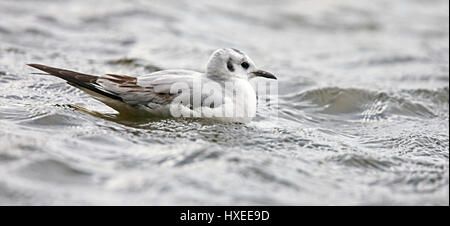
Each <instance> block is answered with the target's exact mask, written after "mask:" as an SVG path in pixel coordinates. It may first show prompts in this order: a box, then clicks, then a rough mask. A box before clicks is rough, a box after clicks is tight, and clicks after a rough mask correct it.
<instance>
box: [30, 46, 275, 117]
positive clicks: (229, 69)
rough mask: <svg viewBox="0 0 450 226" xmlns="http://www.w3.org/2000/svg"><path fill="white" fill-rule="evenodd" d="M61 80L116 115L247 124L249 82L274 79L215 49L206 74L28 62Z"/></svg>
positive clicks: (233, 53) (241, 56) (234, 53)
mask: <svg viewBox="0 0 450 226" xmlns="http://www.w3.org/2000/svg"><path fill="white" fill-rule="evenodd" d="M28 65H29V66H31V67H34V68H37V69H39V70H42V71H44V72H47V73H48V74H50V75H54V76H56V77H59V78H62V79H64V80H66V81H67V83H68V84H70V85H72V86H75V87H77V88H79V89H81V90H83V91H85V92H87V93H89V94H90V95H92V96H93V97H94V98H96V99H98V100H100V101H101V102H103V103H105V104H106V105H108V106H110V107H111V108H113V109H115V110H116V111H118V112H119V114H127V115H139V116H142V115H144V116H147V115H149V116H172V117H211V118H214V119H218V120H221V121H226V122H248V121H250V120H251V119H252V118H253V117H254V116H255V115H256V101H257V100H256V93H255V90H254V89H253V87H252V86H251V84H250V82H249V79H251V78H254V77H265V78H270V79H276V77H275V76H274V75H273V74H271V73H269V72H266V71H263V70H259V69H258V68H257V67H256V65H255V63H254V62H253V61H252V60H251V59H250V58H249V57H248V56H247V55H246V54H245V53H243V52H241V51H239V50H237V49H218V50H216V51H215V52H214V53H213V54H212V55H211V57H210V59H209V61H208V64H207V67H206V72H205V73H200V72H196V71H190V70H178V69H177V70H162V71H157V72H154V73H151V74H149V75H144V76H140V77H131V76H127V75H116V74H105V75H102V76H94V75H88V74H82V73H78V72H74V71H69V70H65V69H60V68H53V67H49V66H45V65H40V64H28Z"/></svg>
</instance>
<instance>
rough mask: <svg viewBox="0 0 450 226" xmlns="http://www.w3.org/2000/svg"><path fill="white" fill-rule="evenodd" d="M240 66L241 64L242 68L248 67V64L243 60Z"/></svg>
mask: <svg viewBox="0 0 450 226" xmlns="http://www.w3.org/2000/svg"><path fill="white" fill-rule="evenodd" d="M241 66H242V68H244V69H248V67H250V65H249V64H248V63H247V62H243V63H242V64H241Z"/></svg>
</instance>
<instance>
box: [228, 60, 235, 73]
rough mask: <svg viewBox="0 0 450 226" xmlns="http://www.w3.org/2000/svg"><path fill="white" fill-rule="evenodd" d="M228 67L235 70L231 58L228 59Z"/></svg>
mask: <svg viewBox="0 0 450 226" xmlns="http://www.w3.org/2000/svg"><path fill="white" fill-rule="evenodd" d="M227 68H228V70H229V71H231V72H233V71H234V67H233V64H232V63H231V60H228V61H227Z"/></svg>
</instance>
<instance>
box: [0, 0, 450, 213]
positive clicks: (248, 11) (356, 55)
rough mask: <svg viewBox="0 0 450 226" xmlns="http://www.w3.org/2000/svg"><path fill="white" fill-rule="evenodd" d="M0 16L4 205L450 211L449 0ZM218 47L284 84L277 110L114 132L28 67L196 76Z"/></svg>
mask: <svg viewBox="0 0 450 226" xmlns="http://www.w3.org/2000/svg"><path fill="white" fill-rule="evenodd" d="M0 13H1V15H2V17H1V19H0V204H1V205H61V204H62V205H72V204H74V205H84V204H87V205H97V204H100V205H116V204H118V205H122V204H128V205H181V204H187V205H191V204H192V205H195V204H199V205H216V204H217V205H263V204H271V205H449V88H448V82H449V2H448V1H446V0H433V1H425V0H424V1H419V0H404V1H401V0H399V1H388V0H377V1H357V0H342V1H331V0H329V1H269V0H265V1H234V0H233V1H220V2H219V1H178V0H177V1H144V0H133V1H111V0H103V1H95V2H94V1H87V0H85V1H75V0H68V1H56V0H55V1H50V0H48V1H15V0H1V1H0ZM223 47H234V48H238V49H241V50H244V51H245V52H246V53H247V54H248V55H249V56H250V57H251V58H252V59H253V60H254V61H255V62H256V63H257V65H259V66H260V67H261V68H264V69H266V70H268V71H271V72H274V73H275V74H276V75H277V76H278V78H279V80H278V81H279V83H278V85H279V86H278V91H279V97H278V106H279V110H278V112H275V113H277V114H275V113H274V111H265V109H264V106H260V109H259V112H258V117H257V118H256V119H255V120H253V122H251V123H248V124H216V123H212V122H208V121H203V120H181V119H145V120H142V119H140V120H132V119H121V118H117V117H115V116H114V111H113V110H111V109H109V108H108V107H106V106H105V105H103V104H102V103H100V102H98V101H96V100H94V99H92V98H90V97H89V95H87V94H85V93H83V92H82V91H80V90H77V89H76V88H73V87H71V86H69V85H67V84H65V83H64V82H63V81H62V80H61V79H58V78H55V77H51V76H45V75H35V74H31V72H36V71H35V70H33V69H32V68H28V67H26V66H25V63H31V62H33V63H42V64H47V65H51V66H58V67H62V68H67V69H73V70H77V71H81V72H86V73H92V74H103V73H118V74H128V75H135V76H138V75H144V74H148V73H150V72H153V71H155V70H160V69H171V68H184V69H193V70H199V71H203V70H204V67H205V64H206V61H207V59H208V57H209V55H210V54H211V52H212V51H213V50H214V49H216V48H223ZM83 109H88V110H89V111H96V112H99V113H98V114H88V113H87V110H83Z"/></svg>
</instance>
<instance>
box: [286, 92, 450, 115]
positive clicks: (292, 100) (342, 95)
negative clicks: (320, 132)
mask: <svg viewBox="0 0 450 226" xmlns="http://www.w3.org/2000/svg"><path fill="white" fill-rule="evenodd" d="M441 92H444V93H441ZM401 93H409V94H412V95H409V97H407V96H404V95H398V94H395V93H392V94H391V93H387V92H377V91H369V90H363V89H355V88H346V89H344V88H337V87H327V88H321V89H313V90H307V91H304V92H301V93H299V94H295V95H292V96H286V97H283V101H286V102H285V103H282V104H285V105H287V106H290V107H293V108H295V109H297V110H302V111H306V112H308V113H314V114H317V113H320V114H326V115H335V116H337V117H339V118H340V119H342V118H344V119H348V120H362V121H371V120H383V119H387V118H389V117H392V116H395V115H400V116H407V117H420V118H433V117H436V114H435V113H434V112H433V111H432V110H430V109H429V108H427V107H426V106H425V105H423V104H422V103H419V102H418V101H416V100H415V99H417V98H416V97H417V96H420V95H424V91H423V90H420V91H416V92H414V91H401ZM445 93H446V94H445ZM425 94H426V95H428V96H429V97H433V98H434V99H433V98H432V100H429V101H428V102H431V103H433V102H438V103H442V100H445V99H446V98H447V99H446V100H447V101H448V88H447V90H445V89H444V90H438V91H427V92H426V93H425Z"/></svg>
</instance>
